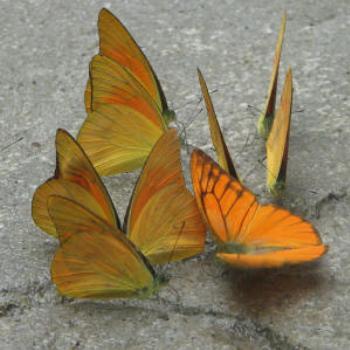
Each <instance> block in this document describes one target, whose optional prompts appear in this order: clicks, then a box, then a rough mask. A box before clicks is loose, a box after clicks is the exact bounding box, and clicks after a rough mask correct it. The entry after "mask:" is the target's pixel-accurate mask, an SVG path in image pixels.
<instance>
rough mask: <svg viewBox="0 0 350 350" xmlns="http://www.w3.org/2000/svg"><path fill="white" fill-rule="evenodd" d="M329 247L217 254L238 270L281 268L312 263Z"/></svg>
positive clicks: (318, 246) (321, 245) (319, 246)
mask: <svg viewBox="0 0 350 350" xmlns="http://www.w3.org/2000/svg"><path fill="white" fill-rule="evenodd" d="M327 250H328V246H326V245H323V244H320V245H317V246H309V247H304V248H297V249H285V250H277V251H274V252H270V253H264V254H230V253H217V254H216V257H217V258H219V259H220V260H222V261H224V262H225V263H228V264H230V265H232V266H234V267H237V268H243V269H244V268H245V269H263V268H279V267H282V266H286V265H298V264H304V263H308V262H312V261H315V260H318V259H319V258H321V257H322V256H323V255H324V254H326V252H327Z"/></svg>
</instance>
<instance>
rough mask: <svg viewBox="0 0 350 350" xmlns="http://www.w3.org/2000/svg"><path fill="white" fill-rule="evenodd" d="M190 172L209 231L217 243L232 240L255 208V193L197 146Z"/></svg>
mask: <svg viewBox="0 0 350 350" xmlns="http://www.w3.org/2000/svg"><path fill="white" fill-rule="evenodd" d="M191 173H192V183H193V189H194V192H195V197H196V200H197V204H198V206H199V208H200V209H201V212H202V214H203V216H204V218H205V220H206V222H207V224H208V226H209V227H210V229H211V232H212V234H213V235H214V236H215V238H216V239H217V240H218V241H219V242H220V243H225V242H230V241H235V240H236V239H237V237H238V235H239V234H240V231H241V227H242V225H244V223H245V221H246V220H249V218H250V217H251V216H252V215H253V214H254V211H255V210H256V208H257V205H258V204H257V201H256V198H255V196H254V195H253V194H252V193H251V192H249V191H248V190H247V189H246V188H245V187H243V186H242V185H241V184H240V183H239V181H238V180H236V179H234V178H233V177H231V176H230V175H229V174H228V173H226V172H225V171H224V170H223V169H221V168H220V166H219V165H218V164H216V163H215V162H214V161H213V160H212V159H211V158H210V157H209V156H207V155H206V154H205V153H204V152H202V151H200V150H199V149H196V150H194V151H193V152H192V159H191Z"/></svg>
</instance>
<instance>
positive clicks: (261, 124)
mask: <svg viewBox="0 0 350 350" xmlns="http://www.w3.org/2000/svg"><path fill="white" fill-rule="evenodd" d="M286 21H287V15H286V14H284V15H283V17H282V21H281V27H280V31H279V34H278V39H277V44H276V48H275V56H274V61H273V66H272V73H271V78H270V84H269V90H268V94H267V99H266V102H265V106H264V109H263V111H262V113H261V114H260V117H259V120H258V132H259V134H260V135H261V137H263V138H265V139H267V137H268V135H269V132H270V129H271V126H272V123H273V118H274V115H275V104H276V93H277V83H278V70H279V65H280V60H281V53H282V45H283V38H284V32H285V30H286Z"/></svg>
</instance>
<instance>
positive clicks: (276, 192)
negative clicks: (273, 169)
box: [268, 180, 286, 198]
mask: <svg viewBox="0 0 350 350" xmlns="http://www.w3.org/2000/svg"><path fill="white" fill-rule="evenodd" d="M268 188H269V192H270V193H271V194H272V195H273V196H274V197H275V198H281V197H282V195H283V192H284V190H285V189H286V182H285V181H284V180H277V181H276V182H275V183H274V184H271V185H268Z"/></svg>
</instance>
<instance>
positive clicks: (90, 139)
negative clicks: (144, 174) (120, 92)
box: [78, 105, 163, 175]
mask: <svg viewBox="0 0 350 350" xmlns="http://www.w3.org/2000/svg"><path fill="white" fill-rule="evenodd" d="M162 133H163V131H162V130H161V129H159V128H158V127H156V126H155V125H154V124H153V123H152V122H151V121H150V120H148V119H147V118H144V115H143V114H141V113H139V112H138V111H136V110H135V109H132V108H130V107H128V106H125V105H124V106H123V105H101V106H100V107H99V108H98V109H97V110H96V111H93V112H91V113H90V114H89V115H88V117H87V119H86V120H85V122H84V124H83V126H82V128H81V129H80V132H79V136H78V140H79V142H80V143H81V145H82V147H83V148H84V150H85V151H86V153H87V154H88V156H89V158H90V159H91V161H92V163H93V164H94V166H95V168H96V170H97V172H98V173H99V174H101V175H112V174H117V173H121V172H129V171H133V170H135V169H137V168H139V167H141V166H142V165H143V164H144V162H145V160H146V159H147V157H148V155H149V153H150V151H151V149H152V148H153V146H154V144H155V143H156V142H157V140H158V139H159V137H160V136H161V135H162Z"/></svg>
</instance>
